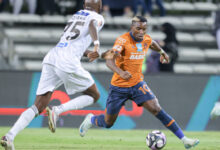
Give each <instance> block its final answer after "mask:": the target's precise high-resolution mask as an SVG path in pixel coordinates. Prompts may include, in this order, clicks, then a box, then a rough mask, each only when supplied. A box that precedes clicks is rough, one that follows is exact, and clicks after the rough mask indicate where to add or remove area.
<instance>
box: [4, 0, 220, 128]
mask: <svg viewBox="0 0 220 150" xmlns="http://www.w3.org/2000/svg"><path fill="white" fill-rule="evenodd" d="M15 1H16V0H15ZM40 1H41V2H42V0H38V1H37V4H39V2H40ZM43 1H46V0H43ZM113 1H114V0H112V2H113ZM122 1H124V2H125V1H126V2H128V1H129V0H117V1H115V2H116V4H117V6H118V8H115V9H114V7H111V5H109V7H110V9H111V10H112V11H113V13H116V12H117V13H116V14H120V13H122V15H115V16H114V15H113V16H108V15H106V14H105V19H106V20H105V21H106V23H105V26H104V29H103V30H102V31H101V33H100V42H101V51H105V50H107V49H110V48H111V46H112V45H113V43H114V40H115V39H116V38H117V37H118V36H119V35H121V34H123V33H125V32H127V31H128V30H129V27H130V23H131V15H130V16H129V15H126V14H124V15H123V9H124V8H125V4H124V2H122ZM130 1H132V0H130ZM134 1H135V0H134ZM0 2H2V1H0ZM54 2H55V3H54V4H55V5H56V7H55V8H56V9H55V11H52V12H44V11H43V10H42V9H43V8H39V7H40V6H37V8H36V13H35V14H28V13H27V11H28V7H27V5H24V7H23V9H22V10H21V12H20V13H19V14H13V13H12V12H13V8H12V6H11V5H10V2H9V5H6V6H5V8H4V10H2V12H1V13H0V69H1V71H0V96H1V98H0V126H12V125H13V123H14V122H15V120H16V119H17V117H18V115H19V114H20V113H21V112H22V111H23V110H24V109H25V108H27V107H29V106H31V105H32V104H33V102H34V98H35V91H36V87H37V83H38V80H39V77H40V70H41V67H42V65H41V61H42V59H43V57H44V56H45V54H46V53H47V52H48V51H49V50H50V48H52V47H53V46H55V45H56V43H57V42H58V40H59V38H60V36H61V34H62V32H63V29H64V26H65V24H66V22H67V20H68V18H70V17H71V14H72V13H73V12H75V11H77V10H78V9H79V8H81V7H82V5H81V4H82V3H81V2H82V1H77V0H55V1H54ZM219 2H220V1H219V0H164V1H163V5H164V8H165V10H166V15H165V16H160V10H159V9H158V8H157V6H156V5H153V13H152V15H151V16H149V15H147V17H148V21H149V27H148V34H149V35H151V37H152V38H153V39H154V40H163V39H164V38H165V35H164V33H163V32H161V30H159V26H160V25H161V24H163V23H165V22H169V23H171V24H173V25H174V26H175V27H176V29H177V39H178V41H179V48H178V54H179V57H178V60H177V62H176V63H175V65H174V72H173V73H164V72H160V73H145V72H144V74H145V80H146V81H147V82H148V83H149V86H150V87H151V89H152V90H153V91H154V92H155V94H156V95H157V96H158V98H159V99H160V103H161V105H162V106H163V107H164V108H165V109H166V110H167V111H168V112H169V113H170V114H171V115H173V117H174V118H176V120H177V122H179V124H180V126H181V127H182V128H183V129H185V130H188V131H192V130H193V131H203V130H219V129H220V126H219V124H220V120H219V119H217V120H214V121H212V120H210V119H209V113H210V111H211V109H212V108H213V106H214V104H215V102H217V101H218V100H220V50H218V48H217V44H216V38H215V35H214V34H213V25H214V18H215V15H214V14H215V12H216V11H217V10H220V3H219ZM106 3H107V2H106ZM107 4H108V3H107ZM131 7H132V5H131ZM139 8H140V7H138V13H139ZM149 55H150V52H149V54H148V56H149ZM82 64H83V66H84V68H85V69H87V70H89V71H91V72H92V75H93V76H94V77H95V80H96V83H97V85H98V88H99V90H100V91H101V95H102V96H101V98H100V100H99V102H98V103H97V104H94V105H93V106H91V107H89V108H87V109H86V110H83V111H72V112H68V113H66V114H63V117H61V119H60V121H59V126H64V127H78V126H79V124H80V123H81V121H82V120H83V118H84V116H85V115H86V114H87V113H88V112H91V111H93V112H94V113H96V114H100V113H103V111H98V110H104V107H105V100H106V96H107V90H108V85H109V83H110V79H111V75H112V73H111V71H110V70H109V69H108V68H107V67H106V65H105V62H104V61H103V60H101V59H98V60H97V61H95V62H92V63H90V62H88V60H87V59H84V58H83V60H82ZM51 100H53V101H52V103H53V104H58V103H60V102H64V101H66V100H69V97H68V96H67V95H66V93H65V91H64V88H63V87H61V88H60V89H58V90H57V91H55V94H54V96H53V98H52V99H51ZM73 115H74V117H73ZM2 120H4V121H2ZM42 126H47V119H46V117H44V116H43V115H42V116H40V117H39V118H38V119H36V120H34V121H33V122H32V124H31V125H30V127H42ZM113 128H115V129H133V128H136V129H155V128H156V129H164V128H163V126H162V125H161V124H160V123H159V122H158V121H157V120H156V119H155V118H153V117H152V116H151V115H150V114H149V113H147V112H146V111H144V110H142V109H141V108H136V106H134V105H133V104H132V103H130V102H128V103H127V105H126V106H125V108H123V111H122V112H121V116H120V117H119V118H118V121H117V122H116V125H115V126H114V127H113Z"/></svg>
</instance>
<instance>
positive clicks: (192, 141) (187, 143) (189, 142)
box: [183, 137, 199, 149]
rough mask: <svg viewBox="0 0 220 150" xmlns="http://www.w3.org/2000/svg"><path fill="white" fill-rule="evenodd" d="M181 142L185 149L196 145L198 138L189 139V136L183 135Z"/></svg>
mask: <svg viewBox="0 0 220 150" xmlns="http://www.w3.org/2000/svg"><path fill="white" fill-rule="evenodd" d="M183 144H184V147H185V148H186V149H190V148H192V147H195V146H196V145H198V144H199V140H198V139H190V138H187V137H185V138H184V139H183Z"/></svg>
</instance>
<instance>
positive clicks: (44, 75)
mask: <svg viewBox="0 0 220 150" xmlns="http://www.w3.org/2000/svg"><path fill="white" fill-rule="evenodd" d="M62 84H63V82H62V81H61V80H60V78H59V77H58V76H57V74H56V72H55V67H54V66H52V65H49V64H44V65H43V68H42V72H41V77H40V81H39V83H38V88H37V95H43V94H46V93H47V92H53V91H54V90H55V89H56V88H58V87H59V86H60V85H62Z"/></svg>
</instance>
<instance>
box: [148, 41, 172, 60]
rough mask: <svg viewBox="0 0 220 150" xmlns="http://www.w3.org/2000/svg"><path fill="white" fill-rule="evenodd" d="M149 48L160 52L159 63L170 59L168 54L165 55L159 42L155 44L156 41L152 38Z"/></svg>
mask: <svg viewBox="0 0 220 150" xmlns="http://www.w3.org/2000/svg"><path fill="white" fill-rule="evenodd" d="M150 48H151V49H152V50H154V51H156V52H158V53H160V62H161V63H163V64H164V63H165V64H167V63H169V62H170V59H169V56H168V55H167V53H166V52H165V51H164V50H163V49H162V48H161V47H160V46H159V44H157V42H156V41H154V40H152V43H151V45H150Z"/></svg>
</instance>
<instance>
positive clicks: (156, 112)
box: [151, 107, 161, 115]
mask: <svg viewBox="0 0 220 150" xmlns="http://www.w3.org/2000/svg"><path fill="white" fill-rule="evenodd" d="M160 110H161V108H160V107H154V108H152V109H151V113H152V114H154V115H157V114H158V113H159V112H160Z"/></svg>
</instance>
